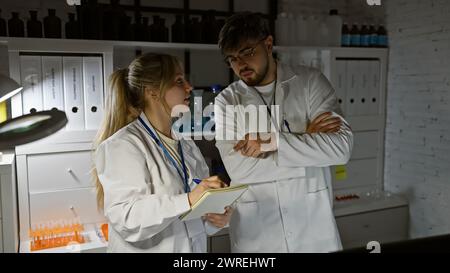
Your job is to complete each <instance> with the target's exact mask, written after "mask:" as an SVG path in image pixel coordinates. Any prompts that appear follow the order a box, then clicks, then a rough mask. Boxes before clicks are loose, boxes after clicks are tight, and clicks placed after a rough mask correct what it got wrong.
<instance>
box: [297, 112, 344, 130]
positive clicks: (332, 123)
mask: <svg viewBox="0 0 450 273" xmlns="http://www.w3.org/2000/svg"><path fill="white" fill-rule="evenodd" d="M341 125H342V120H341V119H340V118H339V117H332V113H331V112H326V113H323V114H321V115H319V116H318V117H317V118H315V119H314V120H313V121H312V122H311V123H310V124H309V125H308V128H306V133H307V134H313V133H337V132H339V130H340V128H341Z"/></svg>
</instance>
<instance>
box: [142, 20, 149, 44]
mask: <svg viewBox="0 0 450 273" xmlns="http://www.w3.org/2000/svg"><path fill="white" fill-rule="evenodd" d="M148 22H149V18H148V17H143V18H142V31H143V34H142V40H143V41H147V42H148V41H150V26H149V25H148Z"/></svg>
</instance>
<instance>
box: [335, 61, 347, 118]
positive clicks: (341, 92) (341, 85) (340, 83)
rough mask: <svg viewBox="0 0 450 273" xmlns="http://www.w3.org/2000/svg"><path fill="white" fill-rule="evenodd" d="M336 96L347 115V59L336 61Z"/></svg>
mask: <svg viewBox="0 0 450 273" xmlns="http://www.w3.org/2000/svg"><path fill="white" fill-rule="evenodd" d="M334 88H335V89H336V96H337V98H338V101H339V106H340V107H341V110H342V112H343V114H344V116H345V115H347V113H346V112H347V109H346V107H347V101H346V100H347V61H336V82H335V83H334Z"/></svg>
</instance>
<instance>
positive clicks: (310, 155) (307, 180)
mask: <svg viewBox="0 0 450 273" xmlns="http://www.w3.org/2000/svg"><path fill="white" fill-rule="evenodd" d="M275 101H276V104H278V105H280V112H279V115H278V117H277V118H276V119H277V122H278V124H282V123H281V120H282V118H283V116H284V118H285V119H286V120H287V121H288V123H289V125H290V129H291V130H292V133H289V132H288V130H287V128H286V126H281V127H278V128H279V129H278V130H279V139H278V150H277V151H276V152H275V153H273V154H272V155H270V156H268V157H267V158H263V159H255V158H249V157H244V156H242V155H241V153H240V152H234V151H233V146H234V144H235V143H236V141H225V140H216V146H217V148H218V149H219V152H220V154H221V157H222V159H223V162H224V165H225V168H226V170H227V172H228V174H229V176H230V177H231V179H232V182H239V183H248V184H250V187H249V190H248V191H247V192H246V193H245V194H244V195H243V196H242V198H241V199H240V200H239V201H238V202H237V203H236V206H235V209H236V210H235V212H234V213H233V215H232V217H231V221H230V238H231V248H232V251H233V252H332V251H337V250H340V249H342V245H341V242H340V238H339V233H338V229H337V226H336V222H335V219H334V215H333V210H332V206H333V205H332V204H333V194H332V188H331V175H330V170H329V166H331V165H340V164H346V163H347V162H348V160H349V158H350V154H351V149H352V147H353V134H352V132H351V129H350V127H349V126H348V124H347V123H346V122H345V121H344V125H343V127H342V129H341V130H340V131H339V132H338V133H333V134H324V133H317V134H304V132H305V131H306V127H307V121H312V120H313V119H314V118H315V117H317V116H318V115H319V114H321V113H323V112H327V111H331V112H334V115H336V116H339V117H341V116H340V115H338V114H337V113H339V112H340V110H339V105H338V102H337V99H336V96H335V92H334V90H333V88H332V86H331V85H330V83H329V81H328V80H327V79H326V78H325V76H323V74H322V73H320V72H319V71H317V70H315V69H312V68H308V67H301V68H300V69H299V70H298V72H297V73H294V72H293V71H292V69H291V68H290V67H288V66H284V65H281V64H278V67H277V84H276V100H275ZM238 104H242V105H251V104H253V105H264V103H263V101H262V100H261V98H260V97H259V96H258V94H257V93H255V90H254V89H253V90H251V89H250V88H249V87H248V86H247V85H246V84H245V83H244V82H243V81H241V80H240V81H237V82H234V83H232V84H231V85H230V86H228V87H227V88H226V89H225V90H223V91H222V92H221V93H220V94H219V95H218V96H217V97H216V101H215V105H216V107H217V108H216V112H220V111H224V110H223V109H225V107H226V106H227V105H238ZM244 116H245V115H244V113H243V112H239V114H237V119H236V121H235V123H234V124H232V129H231V131H233V130H234V131H236V132H237V134H238V136H239V137H243V136H244V135H245V134H246V133H247V132H248V131H251V130H249V128H248V126H247V127H246V126H245V125H243V122H244V118H245V117H244ZM341 118H342V117H341ZM227 120H229V117H226V118H224V119H223V120H222V121H221V119H217V120H216V131H218V132H221V131H226V130H230V127H227V128H226V129H224V126H225V125H224V123H226V122H227ZM342 120H344V119H343V118H342ZM227 125H229V124H227Z"/></svg>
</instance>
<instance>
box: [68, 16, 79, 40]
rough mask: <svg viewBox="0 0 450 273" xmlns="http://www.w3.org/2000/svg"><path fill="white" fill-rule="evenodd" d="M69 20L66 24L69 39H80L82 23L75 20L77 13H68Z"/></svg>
mask: <svg viewBox="0 0 450 273" xmlns="http://www.w3.org/2000/svg"><path fill="white" fill-rule="evenodd" d="M68 15H69V21H68V22H67V23H66V25H65V30H66V38H67V39H80V38H81V34H80V24H79V22H78V21H76V20H75V13H68Z"/></svg>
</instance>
